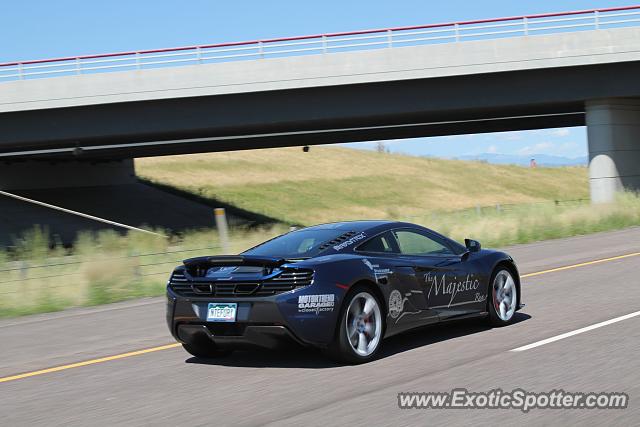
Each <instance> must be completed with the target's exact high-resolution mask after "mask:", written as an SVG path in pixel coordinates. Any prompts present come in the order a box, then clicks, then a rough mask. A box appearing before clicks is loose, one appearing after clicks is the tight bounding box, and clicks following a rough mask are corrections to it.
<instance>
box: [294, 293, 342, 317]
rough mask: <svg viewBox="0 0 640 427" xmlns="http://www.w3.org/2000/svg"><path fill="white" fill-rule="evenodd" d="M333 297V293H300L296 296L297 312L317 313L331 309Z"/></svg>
mask: <svg viewBox="0 0 640 427" xmlns="http://www.w3.org/2000/svg"><path fill="white" fill-rule="evenodd" d="M335 299H336V296H335V294H321V295H300V296H299V297H298V312H300V313H316V314H318V313H320V312H321V311H333V309H334V307H335Z"/></svg>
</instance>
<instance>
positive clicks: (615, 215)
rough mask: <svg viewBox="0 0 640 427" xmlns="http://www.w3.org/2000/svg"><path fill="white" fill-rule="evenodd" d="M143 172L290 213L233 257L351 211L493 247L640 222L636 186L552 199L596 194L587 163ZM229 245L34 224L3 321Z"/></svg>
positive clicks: (4, 256) (111, 298)
mask: <svg viewBox="0 0 640 427" xmlns="http://www.w3.org/2000/svg"><path fill="white" fill-rule="evenodd" d="M136 170H137V173H138V174H139V175H140V176H141V177H143V178H144V179H147V180H150V181H153V182H157V183H160V184H163V185H168V186H173V187H176V188H179V189H181V190H184V191H187V192H191V193H193V194H196V195H198V196H201V197H205V198H209V199H217V200H219V201H223V202H226V203H228V204H231V205H235V206H238V207H240V208H242V209H245V210H247V211H253V212H256V213H260V214H264V215H267V216H269V217H272V218H276V219H279V220H280V221H282V223H283V225H279V226H275V227H271V228H263V229H251V230H248V229H235V230H231V236H230V237H231V243H232V247H231V252H233V253H238V252H241V251H242V250H244V249H247V248H249V247H251V246H253V245H255V244H257V243H259V242H261V241H264V240H266V239H268V238H271V237H273V236H275V235H277V234H280V233H283V232H285V231H286V230H287V229H288V227H287V226H286V225H284V224H303V225H310V224H315V223H320V222H327V221H335V220H348V219H365V218H369V219H372V218H383V219H384V218H389V219H398V220H406V221H409V222H415V223H419V224H423V225H425V226H427V227H430V228H433V229H435V230H437V231H440V232H441V233H443V234H447V235H450V236H451V237H453V238H454V239H457V240H459V241H462V239H464V238H465V237H470V238H475V239H477V240H479V241H480V242H481V243H482V245H483V246H484V247H499V246H505V245H510V244H515V243H526V242H532V241H537V240H544V239H553V238H560V237H567V236H574V235H578V234H588V233H593V232H597V231H607V230H614V229H619V228H624V227H629V226H634V225H640V198H638V197H637V196H636V195H633V194H623V195H621V196H620V197H619V199H618V201H617V203H615V204H609V205H599V206H591V205H590V204H588V202H581V203H578V202H576V203H561V204H558V205H556V204H555V203H554V202H553V201H554V200H575V199H586V198H587V197H588V188H587V182H588V181H587V173H586V169H585V168H580V167H572V168H538V169H529V168H522V167H518V166H497V165H489V164H484V163H479V162H462V161H454V160H437V159H429V158H418V157H409V156H402V155H391V154H379V153H374V152H364V151H357V150H350V149H345V148H326V147H312V149H311V152H309V153H303V152H302V151H301V150H300V149H277V150H254V151H243V152H231V153H212V154H197V155H188V156H174V157H164V158H150V159H139V160H137V161H136ZM497 204H499V205H500V206H501V208H500V209H499V210H498V209H496V207H495V206H496V205H497ZM479 206H488V207H486V208H483V209H479V208H478V207H479ZM478 211H480V212H478ZM157 231H159V232H161V233H164V234H169V233H166V232H165V231H164V230H157ZM51 247H53V249H51ZM220 253H221V250H220V245H219V243H218V237H217V234H216V232H215V231H214V230H201V231H198V232H196V231H193V232H188V233H184V234H181V235H172V237H171V238H168V239H167V238H159V237H156V236H153V235H148V234H142V233H135V232H132V233H130V234H127V235H121V234H119V233H116V232H113V231H105V232H100V233H97V234H93V233H84V234H81V235H80V236H79V238H78V240H77V241H76V242H75V244H74V246H73V249H72V250H66V249H64V248H62V246H61V245H59V244H56V242H55V241H52V239H51V237H50V236H49V233H48V232H47V230H46V229H39V228H34V229H33V230H32V231H30V232H29V233H27V234H25V235H24V236H22V238H21V239H19V240H18V241H16V245H15V247H14V248H13V250H12V251H11V252H8V251H3V250H0V271H1V272H2V275H0V277H2V278H1V279H0V317H13V316H20V315H25V314H32V313H41V312H48V311H57V310H62V309H65V308H68V307H73V306H91V305H99V304H106V303H111V302H116V301H122V300H126V299H131V298H140V297H147V296H157V295H162V294H163V293H164V288H165V283H166V280H167V278H168V276H169V274H170V272H171V270H172V269H173V268H174V267H175V266H176V265H178V264H179V263H180V262H181V261H182V260H183V259H185V258H190V257H194V256H199V255H215V254H220Z"/></svg>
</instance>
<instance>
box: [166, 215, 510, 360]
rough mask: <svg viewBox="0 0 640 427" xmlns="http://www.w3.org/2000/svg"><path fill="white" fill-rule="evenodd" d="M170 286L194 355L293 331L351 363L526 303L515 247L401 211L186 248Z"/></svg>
mask: <svg viewBox="0 0 640 427" xmlns="http://www.w3.org/2000/svg"><path fill="white" fill-rule="evenodd" d="M167 297H168V305H167V322H168V324H169V328H170V329H171V333H172V334H173V336H174V337H175V338H176V339H177V340H178V341H180V342H181V343H182V344H183V346H184V348H185V349H186V350H187V351H188V352H189V353H191V354H193V355H194V356H196V357H205V358H207V357H216V356H221V355H224V354H227V353H229V352H230V351H232V350H233V349H236V348H240V347H246V346H261V347H274V346H276V345H277V344H279V343H281V342H283V341H287V340H288V341H294V342H297V343H299V344H302V345H306V346H312V347H317V348H320V349H323V350H325V351H326V352H327V353H328V354H329V355H331V356H332V357H334V358H337V359H340V360H342V361H346V362H349V363H361V362H366V361H368V360H371V359H372V358H374V357H375V355H376V353H377V352H378V350H379V349H380V346H381V341H382V339H383V338H385V337H389V336H391V335H395V334H397V333H400V332H403V331H406V330H408V329H411V328H415V327H419V326H423V325H428V324H431V323H435V322H441V321H446V320H449V319H460V318H464V317H484V318H487V319H488V320H489V322H490V323H491V324H493V325H495V326H502V325H506V324H508V323H510V322H511V321H512V320H513V316H514V313H515V311H516V310H518V309H519V308H520V307H521V304H520V299H521V292H520V277H519V275H518V270H517V268H516V265H515V263H514V261H513V259H512V258H511V257H510V256H509V255H507V254H505V253H502V252H497V251H491V250H486V249H481V248H480V244H479V243H478V242H476V241H474V240H468V239H467V240H465V246H463V245H461V244H459V243H457V242H455V241H453V240H451V239H449V238H447V237H445V236H442V235H440V234H438V233H436V232H434V231H432V230H429V229H427V228H424V227H421V226H419V225H414V224H409V223H404V222H394V221H354V222H339V223H333V224H323V225H316V226H313V227H308V228H304V229H300V230H296V231H292V232H290V233H287V234H283V235H281V236H278V237H276V238H274V239H272V240H269V241H267V242H264V243H262V244H260V245H258V246H256V247H254V248H251V249H249V250H248V251H246V252H243V253H242V254H240V255H234V256H210V257H200V258H192V259H187V260H185V261H184V265H181V266H179V267H177V268H176V269H175V270H174V271H173V274H172V275H171V278H170V280H169V283H168V286H167Z"/></svg>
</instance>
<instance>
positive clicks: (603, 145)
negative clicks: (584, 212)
mask: <svg viewBox="0 0 640 427" xmlns="http://www.w3.org/2000/svg"><path fill="white" fill-rule="evenodd" d="M586 123H587V137H588V140H589V185H590V190H591V202H592V203H609V202H612V201H614V199H615V193H616V192H619V191H623V190H632V191H638V190H640V99H626V98H617V99H603V100H597V101H587V103H586Z"/></svg>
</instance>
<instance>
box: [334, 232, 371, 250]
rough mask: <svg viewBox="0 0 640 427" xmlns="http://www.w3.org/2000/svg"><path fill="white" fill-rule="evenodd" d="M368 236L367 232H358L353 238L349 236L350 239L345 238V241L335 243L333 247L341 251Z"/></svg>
mask: <svg viewBox="0 0 640 427" xmlns="http://www.w3.org/2000/svg"><path fill="white" fill-rule="evenodd" d="M366 237H367V235H366V234H364V233H360V234H356V235H355V236H353V237H351V238H349V239H347V240H345V241H344V242H342V243H340V244H338V245H335V246H334V247H333V249H335V250H336V251H341V250H343V249H344V248H346V247H348V246H351V245H353V244H354V243H356V242H359V241H360V240H362V239H365V238H366Z"/></svg>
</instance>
